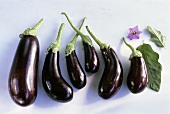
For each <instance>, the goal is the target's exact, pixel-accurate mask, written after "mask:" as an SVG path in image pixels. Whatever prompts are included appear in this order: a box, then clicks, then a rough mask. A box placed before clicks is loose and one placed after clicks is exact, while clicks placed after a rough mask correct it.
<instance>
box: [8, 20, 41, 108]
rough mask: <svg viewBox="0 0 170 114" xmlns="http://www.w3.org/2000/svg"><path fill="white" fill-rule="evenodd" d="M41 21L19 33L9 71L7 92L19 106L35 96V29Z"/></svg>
mask: <svg viewBox="0 0 170 114" xmlns="http://www.w3.org/2000/svg"><path fill="white" fill-rule="evenodd" d="M42 22H43V19H41V20H40V21H39V23H37V24H36V25H35V26H34V27H33V28H32V29H30V28H28V29H26V30H25V31H24V33H23V34H21V35H20V37H21V40H20V42H19V44H18V47H17V50H16V53H15V56H14V59H13V63H12V66H11V70H10V73H9V80H8V89H9V94H10V96H11V98H12V100H13V101H14V102H15V103H16V104H18V105H20V106H29V105H31V104H32V103H33V102H34V101H35V99H36V96H37V74H38V61H39V42H38V39H37V37H36V31H37V30H38V28H39V27H40V25H41V24H42Z"/></svg>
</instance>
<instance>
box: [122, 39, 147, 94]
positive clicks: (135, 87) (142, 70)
mask: <svg viewBox="0 0 170 114" xmlns="http://www.w3.org/2000/svg"><path fill="white" fill-rule="evenodd" d="M123 41H124V43H125V44H126V45H127V46H128V47H129V48H130V49H131V50H132V54H131V56H130V61H131V65H130V70H129V74H128V76H127V86H128V88H129V90H130V91H131V92H132V93H140V92H142V91H143V90H144V89H145V88H146V86H147V83H148V73H147V68H146V64H145V60H144V59H143V57H142V53H141V52H140V51H138V50H136V49H135V48H133V47H132V46H131V45H130V44H128V43H127V42H126V40H125V39H124V38H123Z"/></svg>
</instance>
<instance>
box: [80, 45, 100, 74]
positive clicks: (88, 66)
mask: <svg viewBox="0 0 170 114" xmlns="http://www.w3.org/2000/svg"><path fill="white" fill-rule="evenodd" d="M83 46H84V55H85V70H86V72H91V73H96V72H97V71H98V69H99V66H100V61H99V57H98V55H97V53H96V50H95V48H94V47H93V46H90V45H89V44H87V43H85V42H83Z"/></svg>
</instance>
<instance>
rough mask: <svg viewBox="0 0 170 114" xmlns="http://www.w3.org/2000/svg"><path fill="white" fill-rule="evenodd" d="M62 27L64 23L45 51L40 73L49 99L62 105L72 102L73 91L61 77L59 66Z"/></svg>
mask: <svg viewBox="0 0 170 114" xmlns="http://www.w3.org/2000/svg"><path fill="white" fill-rule="evenodd" d="M63 27H64V23H63V24H61V26H60V30H59V32H58V37H57V39H56V41H55V42H53V43H52V44H51V45H50V46H49V48H48V49H47V52H46V54H47V55H46V58H45V62H44V67H43V71H42V83H43V87H44V89H45V91H46V93H47V94H48V96H49V97H50V98H51V99H53V100H55V101H58V102H63V103H64V102H68V101H71V100H72V98H73V89H72V87H71V86H70V85H69V84H68V83H67V82H66V81H65V80H64V78H63V77H62V74H61V70H60V65H59V51H60V41H61V33H62V29H63Z"/></svg>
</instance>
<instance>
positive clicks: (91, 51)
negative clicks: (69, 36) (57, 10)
mask: <svg viewBox="0 0 170 114" xmlns="http://www.w3.org/2000/svg"><path fill="white" fill-rule="evenodd" d="M62 14H63V15H65V16H66V18H67V20H68V22H69V23H70V25H71V27H72V28H73V29H74V30H75V31H76V32H77V33H78V34H79V35H80V36H81V38H82V42H83V46H84V56H85V70H86V72H90V73H95V72H97V71H98V69H99V66H100V61H99V57H98V55H97V52H96V50H95V48H94V46H93V44H92V41H91V39H90V37H89V36H87V35H84V34H83V33H82V32H81V31H80V30H79V29H77V28H76V27H75V26H74V25H73V24H72V22H71V20H70V19H69V17H68V15H67V14H66V13H64V12H62Z"/></svg>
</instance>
